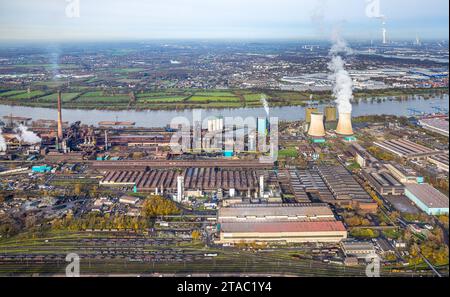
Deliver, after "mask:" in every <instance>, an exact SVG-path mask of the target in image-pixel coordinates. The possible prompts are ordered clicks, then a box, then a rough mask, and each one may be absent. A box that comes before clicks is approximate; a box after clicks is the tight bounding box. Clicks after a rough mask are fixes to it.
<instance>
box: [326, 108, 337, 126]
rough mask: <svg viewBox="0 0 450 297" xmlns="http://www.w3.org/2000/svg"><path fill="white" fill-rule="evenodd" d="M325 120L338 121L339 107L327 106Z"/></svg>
mask: <svg viewBox="0 0 450 297" xmlns="http://www.w3.org/2000/svg"><path fill="white" fill-rule="evenodd" d="M325 121H327V122H336V121H337V108H336V107H334V106H327V107H325Z"/></svg>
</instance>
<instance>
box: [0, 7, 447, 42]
mask: <svg viewBox="0 0 450 297" xmlns="http://www.w3.org/2000/svg"><path fill="white" fill-rule="evenodd" d="M72 1H75V2H73V3H72V4H74V3H76V1H77V0H40V1H36V2H38V3H30V1H27V0H15V1H6V0H0V41H2V42H12V41H15V42H27V41H41V42H44V41H74V42H75V41H88V42H89V41H121V40H122V41H127V40H199V39H206V40H230V39H231V40H258V39H260V40H270V39H276V40H281V39H290V40H293V39H295V40H298V39H300V40H308V39H311V40H327V39H328V38H329V36H330V35H331V31H332V28H334V27H340V28H341V31H342V34H343V36H345V37H346V38H348V39H354V40H381V29H382V26H383V25H382V19H383V17H385V21H386V28H387V32H388V38H389V39H390V40H411V39H415V38H416V36H418V37H419V38H420V39H422V40H426V39H445V40H448V34H449V29H448V26H449V21H448V19H449V14H448V9H449V3H448V1H447V0H427V1H424V0H396V1H386V0H385V1H383V0H380V10H379V13H380V15H379V16H378V17H373V16H372V17H370V15H368V14H367V9H366V8H367V5H368V2H367V1H366V0H345V2H346V5H342V3H343V1H342V0H278V1H274V0H259V1H257V0H246V1H239V0H227V1H225V0H216V1H207V0H190V1H182V0H165V1H164V2H162V1H155V0H149V1H143V0H128V1H125V0H97V1H87V0H78V1H79V3H80V5H79V14H78V11H77V9H75V10H73V9H68V5H69V8H73V7H77V6H73V5H72V6H70V5H71V2H72ZM370 1H377V0H369V2H370ZM33 2H34V1H33ZM78 16H79V17H78Z"/></svg>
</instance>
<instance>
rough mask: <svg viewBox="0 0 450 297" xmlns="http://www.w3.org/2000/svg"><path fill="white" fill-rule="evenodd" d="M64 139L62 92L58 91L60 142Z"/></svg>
mask: <svg viewBox="0 0 450 297" xmlns="http://www.w3.org/2000/svg"><path fill="white" fill-rule="evenodd" d="M63 138H64V135H63V122H62V99H61V91H58V140H62V139H63Z"/></svg>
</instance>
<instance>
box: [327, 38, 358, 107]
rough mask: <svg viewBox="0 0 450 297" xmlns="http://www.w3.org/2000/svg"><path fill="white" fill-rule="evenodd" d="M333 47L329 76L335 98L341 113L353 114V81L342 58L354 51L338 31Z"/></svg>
mask: <svg viewBox="0 0 450 297" xmlns="http://www.w3.org/2000/svg"><path fill="white" fill-rule="evenodd" d="M332 41H333V46H332V47H331V49H330V57H331V61H330V63H329V64H328V69H329V70H330V71H332V74H331V75H330V76H329V78H330V79H332V80H333V81H334V87H333V96H334V98H335V99H336V101H335V102H336V104H337V107H338V109H339V113H351V112H352V103H351V101H352V100H353V80H352V78H351V77H350V74H349V73H348V71H347V70H345V61H344V59H343V58H342V57H341V55H342V54H346V55H350V54H352V49H351V48H350V47H349V46H348V45H347V42H346V41H345V40H344V39H343V38H342V37H341V36H340V34H339V32H338V31H335V32H334V33H333V37H332Z"/></svg>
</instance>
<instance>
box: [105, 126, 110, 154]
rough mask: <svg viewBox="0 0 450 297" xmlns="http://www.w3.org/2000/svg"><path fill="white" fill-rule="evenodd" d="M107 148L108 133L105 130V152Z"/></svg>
mask: <svg viewBox="0 0 450 297" xmlns="http://www.w3.org/2000/svg"><path fill="white" fill-rule="evenodd" d="M108 148H109V146H108V131H106V130H105V151H107V150H108Z"/></svg>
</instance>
